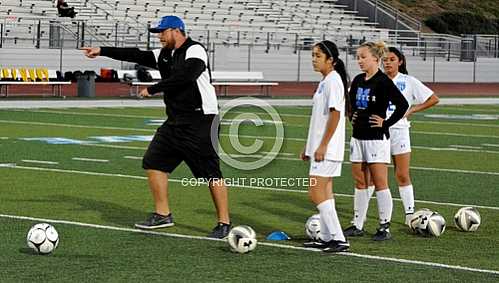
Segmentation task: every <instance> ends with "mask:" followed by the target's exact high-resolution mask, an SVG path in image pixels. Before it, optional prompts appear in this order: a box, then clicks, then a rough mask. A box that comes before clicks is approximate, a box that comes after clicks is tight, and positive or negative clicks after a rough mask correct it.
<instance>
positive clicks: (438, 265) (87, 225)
mask: <svg viewBox="0 0 499 283" xmlns="http://www.w3.org/2000/svg"><path fill="white" fill-rule="evenodd" d="M0 217H2V218H8V219H16V220H27V221H36V222H48V223H55V224H65V225H73V226H79V227H85V228H94V229H104V230H112V231H120V232H130V233H138V234H146V235H156V236H164V237H174V238H181V239H192V240H203V241H217V242H225V241H226V240H221V239H213V238H208V237H202V236H193V235H183V234H175V233H166V232H158V231H144V230H139V229H132V228H124V227H116V226H107V225H99V224H91V223H83V222H76V221H69V220H57V219H47V218H37V217H29V216H17V215H9V214H0ZM258 244H259V245H261V246H267V247H274V248H281V249H292V250H298V251H304V252H322V251H321V250H319V249H307V248H303V247H296V246H291V245H283V244H275V243H269V242H265V241H259V242H258ZM338 255H341V256H351V257H358V258H364V259H370V260H383V261H389V262H396V263H402V264H416V265H423V266H429V267H434V268H435V267H436V268H445V269H451V270H460V271H470V272H477V273H487V274H494V275H499V271H497V270H489V269H479V268H472V267H466V266H459V265H449V264H443V263H436V262H430V261H420V260H410V259H400V258H392V257H383V256H375V255H366V254H359V253H349V252H341V253H338Z"/></svg>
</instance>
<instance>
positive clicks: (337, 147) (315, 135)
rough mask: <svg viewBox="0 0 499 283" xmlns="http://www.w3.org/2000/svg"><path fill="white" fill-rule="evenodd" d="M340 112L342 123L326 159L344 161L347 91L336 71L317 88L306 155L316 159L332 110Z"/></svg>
mask: <svg viewBox="0 0 499 283" xmlns="http://www.w3.org/2000/svg"><path fill="white" fill-rule="evenodd" d="M331 108H334V109H335V110H336V111H339V112H340V121H339V122H338V126H337V127H336V130H335V131H334V134H333V137H332V138H331V140H330V141H329V144H328V147H327V152H326V155H325V159H327V160H333V161H343V156H344V154H345V90H344V87H343V83H342V81H341V77H340V75H339V74H338V73H337V72H336V71H332V72H331V73H329V74H328V75H327V76H326V77H325V78H324V79H323V80H322V81H321V82H320V83H319V86H318V87H317V90H316V91H315V94H314V98H313V106H312V117H311V118H310V126H309V130H308V138H307V147H306V148H305V155H307V156H308V157H310V158H312V159H313V158H314V153H315V151H316V150H317V148H318V147H319V145H320V143H321V141H322V137H323V136H324V132H325V130H326V125H327V120H328V118H329V113H330V109H331Z"/></svg>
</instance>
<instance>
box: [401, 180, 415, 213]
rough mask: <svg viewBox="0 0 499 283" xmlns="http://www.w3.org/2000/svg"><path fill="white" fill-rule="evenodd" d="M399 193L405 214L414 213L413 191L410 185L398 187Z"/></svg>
mask: <svg viewBox="0 0 499 283" xmlns="http://www.w3.org/2000/svg"><path fill="white" fill-rule="evenodd" d="M399 193H400V198H401V199H402V203H403V204H404V210H405V214H410V213H414V191H413V189H412V185H407V186H400V187H399Z"/></svg>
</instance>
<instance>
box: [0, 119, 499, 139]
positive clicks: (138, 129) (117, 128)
mask: <svg viewBox="0 0 499 283" xmlns="http://www.w3.org/2000/svg"><path fill="white" fill-rule="evenodd" d="M0 123H9V124H25V125H40V126H54V127H70V128H86V129H105V130H124V131H142V132H154V131H155V129H144V128H122V127H110V126H89V125H75V124H62V123H46V122H32V121H17V120H0ZM411 133H413V134H422V135H441V136H455V137H476V138H491V139H499V136H490V135H474V134H459V133H448V132H428V131H411ZM221 135H224V134H221ZM239 137H257V136H244V135H239ZM260 138H272V139H275V137H260ZM286 139H287V140H295V141H305V139H303V138H286Z"/></svg>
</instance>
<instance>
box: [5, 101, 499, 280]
mask: <svg viewBox="0 0 499 283" xmlns="http://www.w3.org/2000/svg"><path fill="white" fill-rule="evenodd" d="M276 109H277V111H278V112H279V114H280V117H281V119H282V122H283V126H284V130H285V132H284V133H285V134H284V143H283V146H282V149H281V150H280V152H279V155H278V156H277V157H276V158H275V159H274V160H272V161H271V162H270V163H269V164H268V165H266V166H264V167H262V168H258V169H254V170H241V169H237V168H234V167H233V166H229V165H227V164H226V163H223V162H222V171H223V173H224V176H225V177H227V178H229V179H237V178H239V180H241V179H242V178H246V179H245V180H247V183H244V184H242V183H239V184H236V185H234V186H232V187H231V189H230V191H229V194H230V195H229V196H230V207H231V218H232V222H233V224H234V225H240V224H246V225H250V226H251V227H253V229H254V230H255V231H256V232H257V235H258V240H259V244H258V247H257V248H256V250H255V251H253V252H251V253H249V254H244V255H242V254H235V253H232V252H230V251H229V248H228V245H227V243H226V242H224V241H219V240H209V239H207V238H205V237H204V236H205V235H206V234H207V233H208V232H209V231H210V230H211V228H213V226H214V225H215V215H214V208H213V204H212V202H211V198H210V195H209V192H208V191H207V188H206V186H203V185H201V186H192V184H190V183H188V182H186V180H189V179H186V178H191V173H190V171H189V169H188V168H187V167H186V166H185V164H182V165H181V166H180V167H179V168H177V170H176V171H175V172H174V173H173V174H172V175H171V182H170V187H169V188H170V206H171V208H172V212H173V216H174V218H175V226H174V227H171V228H165V229H159V230H156V231H154V232H143V231H139V230H136V229H133V223H134V222H136V221H140V220H143V219H144V218H145V217H146V216H147V213H150V212H151V211H152V209H153V206H152V199H151V196H150V193H149V189H148V186H147V180H146V178H145V174H144V171H143V170H142V169H141V157H142V155H143V153H144V151H145V149H146V148H147V145H148V140H149V139H150V137H151V136H152V135H153V134H154V131H155V129H156V128H157V123H159V122H160V120H162V119H165V117H164V109H163V108H118V107H116V108H64V109H20V110H19V109H10V110H9V109H1V110H0V176H1V177H0V227H1V228H0V231H1V232H0V235H1V236H2V242H1V244H0V255H1V256H0V281H3V282H11V281H28V280H36V279H40V278H43V280H46V281H65V282H67V281H70V280H74V281H75V282H81V281H111V282H114V281H145V282H147V281H194V280H201V281H274V282H277V281H305V280H307V281H310V280H313V281H321V282H322V281H328V282H331V281H346V280H348V281H354V282H362V281H366V282H367V281H378V280H390V281H392V280H393V281H406V282H420V281H423V280H424V281H442V282H448V281H473V282H497V281H499V265H498V262H499V236H498V235H499V188H498V184H499V125H498V123H497V121H498V119H499V117H498V115H497V113H499V106H498V105H474V106H461V105H449V106H437V107H435V108H434V109H431V110H428V111H426V112H423V113H417V114H415V115H414V116H413V117H412V129H411V138H412V149H413V150H412V170H411V175H412V179H413V183H414V188H415V194H416V200H417V201H416V208H417V209H418V208H429V209H432V210H434V211H438V212H439V213H440V214H442V215H443V216H444V217H445V219H446V220H447V229H446V231H445V233H444V234H443V235H442V236H441V237H439V238H424V237H420V236H417V235H414V234H412V233H410V232H409V231H408V228H407V227H406V226H404V225H403V221H404V213H403V208H402V205H401V201H400V200H399V199H398V189H397V186H396V183H395V180H394V178H393V172H392V171H393V170H392V168H390V187H391V190H392V195H393V197H394V198H396V199H395V200H394V212H393V221H392V228H391V230H392V235H393V240H390V241H386V242H381V243H379V242H373V241H372V240H371V236H372V234H373V233H374V232H375V229H376V227H377V226H378V224H377V218H378V217H377V207H376V201H375V200H371V202H370V209H369V214H368V221H367V224H366V230H367V232H368V235H367V236H364V237H361V238H351V239H349V240H350V244H351V252H350V253H342V254H335V255H330V254H327V255H326V254H323V253H321V252H318V251H314V250H306V249H303V248H301V244H302V243H303V241H304V240H305V233H304V223H305V221H306V219H307V218H308V217H309V216H311V215H312V214H315V213H316V209H315V207H314V206H313V205H312V204H311V203H310V201H309V200H308V196H307V193H306V191H307V188H306V187H304V186H299V185H295V186H289V185H286V184H282V183H279V182H275V183H270V184H268V183H267V184H263V185H262V184H261V183H249V182H250V181H249V180H250V179H251V178H267V179H266V180H269V179H274V180H275V179H276V178H292V179H295V180H296V179H298V178H306V177H307V174H308V164H307V163H305V162H303V161H301V160H299V159H298V155H299V153H300V151H301V150H302V148H303V145H304V142H305V139H306V135H307V131H308V121H309V113H310V107H276ZM234 110H235V111H231V112H228V113H227V114H225V116H224V120H227V122H228V123H227V124H226V123H223V124H222V128H221V144H222V148H223V149H224V151H225V152H226V153H227V154H228V155H229V156H232V158H234V159H238V160H240V161H256V160H259V159H262V156H264V155H265V154H266V152H268V151H270V150H271V148H272V145H273V144H274V140H275V136H276V127H275V123H273V122H272V121H271V117H270V116H269V115H268V114H266V113H263V112H262V110H261V109H257V108H238V109H234ZM243 113H255V114H256V115H257V116H259V117H261V118H262V119H263V120H264V121H266V122H265V123H264V125H263V126H255V125H253V124H252V123H243V124H242V125H241V127H240V129H239V133H238V136H239V141H240V142H241V143H242V144H243V145H245V146H250V145H251V144H253V143H254V142H255V141H256V140H261V141H263V143H262V149H261V150H260V151H259V152H257V153H252V154H249V155H246V156H244V154H241V153H240V152H237V151H236V149H235V148H234V147H233V146H232V145H233V143H231V142H230V138H231V137H234V134H233V132H231V129H230V122H231V119H234V120H232V121H237V119H239V118H240V116H239V115H241V114H243ZM238 116H239V117H238ZM350 134H351V127H350V126H348V127H347V136H348V138H347V140H349V135H350ZM231 144H232V145H231ZM346 148H347V149H348V146H347V147H346ZM347 151H348V150H347ZM225 157H227V156H226V155H224V156H222V158H225ZM345 160H348V152H346V155H345ZM334 191H335V193H337V195H336V202H337V210H338V213H339V216H340V221H341V223H342V226H343V227H347V226H348V225H349V221H350V219H351V217H352V210H353V198H352V194H353V181H352V178H351V172H350V163H349V162H345V163H344V165H343V170H342V176H341V177H339V178H336V179H335V180H334ZM467 205H472V206H475V207H477V209H478V210H479V211H480V214H481V217H482V225H481V227H480V228H479V229H478V231H477V232H474V233H466V232H460V231H458V230H457V229H456V228H455V227H454V224H453V215H454V213H455V212H456V211H457V210H458V209H459V208H460V207H463V206H467ZM44 221H47V222H51V223H52V224H53V225H54V226H55V228H56V229H57V230H58V232H59V234H60V244H59V247H58V248H57V250H55V252H54V253H53V254H51V255H48V256H38V255H34V254H33V253H31V252H30V250H29V249H28V248H27V246H26V233H27V231H28V230H29V228H30V226H31V225H32V224H34V223H38V222H44ZM275 230H282V231H285V232H286V233H287V234H288V235H290V236H291V238H292V240H290V241H279V242H272V241H266V240H265V236H266V235H267V234H268V233H270V232H272V231H275Z"/></svg>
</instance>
